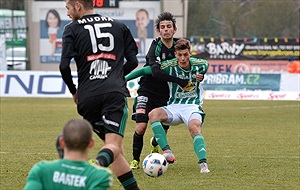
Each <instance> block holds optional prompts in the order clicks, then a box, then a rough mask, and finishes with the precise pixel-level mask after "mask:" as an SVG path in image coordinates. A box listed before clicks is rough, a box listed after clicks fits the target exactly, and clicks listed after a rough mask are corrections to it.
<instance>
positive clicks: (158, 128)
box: [149, 108, 176, 163]
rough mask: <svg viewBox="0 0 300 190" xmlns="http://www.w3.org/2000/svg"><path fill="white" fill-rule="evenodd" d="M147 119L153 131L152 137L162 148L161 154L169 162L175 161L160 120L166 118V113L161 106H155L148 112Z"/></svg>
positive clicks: (165, 119) (162, 120)
mask: <svg viewBox="0 0 300 190" xmlns="http://www.w3.org/2000/svg"><path fill="white" fill-rule="evenodd" d="M149 120H150V122H151V127H152V131H153V133H154V138H155V139H156V141H157V143H158V144H159V146H160V147H161V148H162V150H163V155H164V156H165V157H166V160H167V161H168V162H169V163H173V162H175V161H176V158H175V156H174V155H173V153H172V151H171V149H170V146H169V143H168V139H167V135H166V132H165V131H164V129H163V127H162V124H161V122H164V121H167V120H168V114H167V112H166V111H165V110H164V109H163V108H155V109H153V110H152V111H151V112H150V113H149Z"/></svg>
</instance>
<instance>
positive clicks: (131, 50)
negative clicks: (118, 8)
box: [123, 25, 139, 76]
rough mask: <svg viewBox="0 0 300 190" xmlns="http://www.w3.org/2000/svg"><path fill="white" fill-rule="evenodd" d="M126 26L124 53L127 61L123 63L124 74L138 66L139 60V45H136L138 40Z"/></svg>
mask: <svg viewBox="0 0 300 190" xmlns="http://www.w3.org/2000/svg"><path fill="white" fill-rule="evenodd" d="M123 27H124V30H125V31H124V36H123V38H124V49H125V51H124V55H125V59H126V63H125V64H124V65H123V69H124V76H126V75H127V74H128V73H130V72H131V71H133V70H134V69H135V68H136V67H137V66H138V63H139V62H138V60H137V58H136V55H137V54H138V47H137V46H136V42H135V40H134V38H133V37H132V34H131V32H130V30H129V29H128V27H127V26H125V25H123Z"/></svg>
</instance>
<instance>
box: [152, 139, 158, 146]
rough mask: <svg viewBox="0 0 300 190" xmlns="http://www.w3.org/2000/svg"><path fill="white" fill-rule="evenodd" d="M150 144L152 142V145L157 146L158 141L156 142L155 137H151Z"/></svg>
mask: <svg viewBox="0 0 300 190" xmlns="http://www.w3.org/2000/svg"><path fill="white" fill-rule="evenodd" d="M151 144H152V146H157V145H158V143H157V141H156V140H155V138H153V139H152V142H151Z"/></svg>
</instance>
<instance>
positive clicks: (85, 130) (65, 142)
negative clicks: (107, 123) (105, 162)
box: [24, 118, 113, 190]
mask: <svg viewBox="0 0 300 190" xmlns="http://www.w3.org/2000/svg"><path fill="white" fill-rule="evenodd" d="M92 134H93V130H92V126H91V124H90V123H89V122H88V121H86V120H84V119H80V118H76V119H71V120H69V121H68V122H67V123H66V124H65V126H64V128H63V133H62V137H61V138H60V139H59V141H60V144H61V146H62V148H63V149H64V154H65V155H64V158H63V159H59V160H54V161H41V162H39V163H37V164H35V165H34V166H33V168H32V169H31V170H30V172H29V175H28V177H27V182H26V185H25V187H24V190H32V189H44V190H53V189H99V190H100V189H101V190H106V189H109V188H110V187H111V186H112V180H113V176H112V172H111V171H110V169H108V168H104V167H101V166H94V165H91V164H90V163H88V162H87V159H88V153H89V150H90V149H91V148H92V147H93V146H94V139H93V138H92Z"/></svg>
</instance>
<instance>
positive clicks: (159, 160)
mask: <svg viewBox="0 0 300 190" xmlns="http://www.w3.org/2000/svg"><path fill="white" fill-rule="evenodd" d="M167 169H168V162H167V160H166V158H165V157H164V156H163V155H161V154H158V153H152V154H149V155H148V156H146V158H145V159H144V161H143V170H144V172H145V173H146V174H147V175H148V176H150V177H159V176H161V175H162V174H164V173H165V172H166V171H167Z"/></svg>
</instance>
